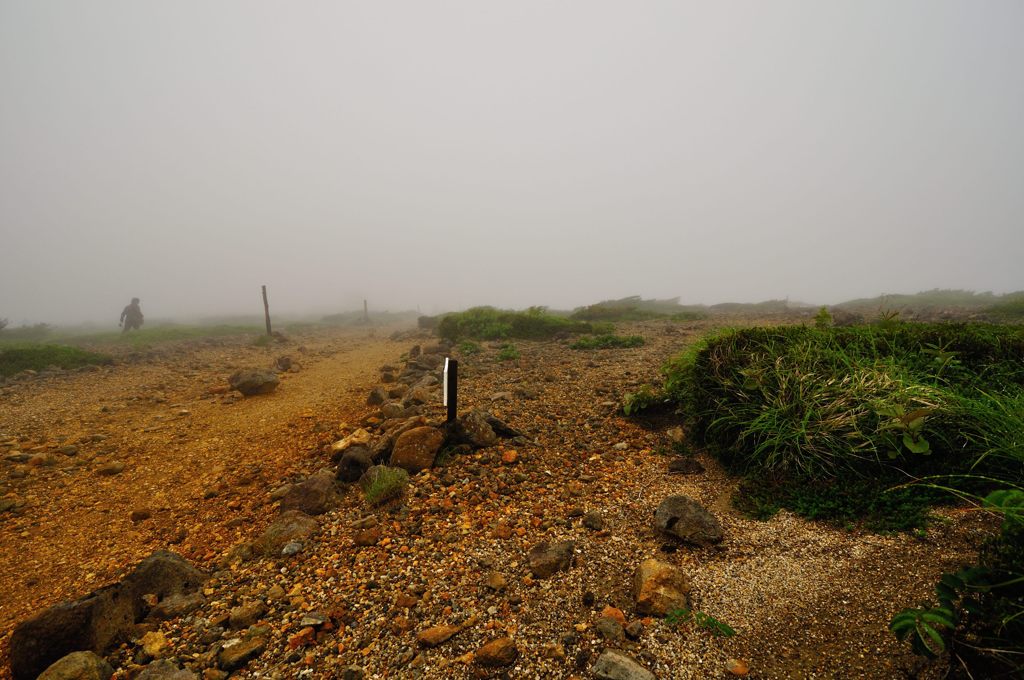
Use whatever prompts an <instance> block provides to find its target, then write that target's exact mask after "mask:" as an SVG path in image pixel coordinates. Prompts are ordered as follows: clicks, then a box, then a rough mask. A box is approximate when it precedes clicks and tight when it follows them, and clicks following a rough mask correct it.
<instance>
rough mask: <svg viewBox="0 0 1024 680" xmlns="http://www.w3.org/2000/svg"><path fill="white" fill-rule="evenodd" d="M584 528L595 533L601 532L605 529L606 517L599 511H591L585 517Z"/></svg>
mask: <svg viewBox="0 0 1024 680" xmlns="http://www.w3.org/2000/svg"><path fill="white" fill-rule="evenodd" d="M583 526H585V527H587V528H588V529H593V530H594V531H601V530H602V529H604V517H602V516H601V513H600V512H598V511H597V510H591V511H590V512H588V513H587V514H585V515H583Z"/></svg>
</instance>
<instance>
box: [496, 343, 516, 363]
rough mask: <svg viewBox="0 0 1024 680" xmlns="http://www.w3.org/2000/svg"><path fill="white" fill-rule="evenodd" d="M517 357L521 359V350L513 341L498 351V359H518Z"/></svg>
mask: <svg viewBox="0 0 1024 680" xmlns="http://www.w3.org/2000/svg"><path fill="white" fill-rule="evenodd" d="M517 359H519V350H518V349H516V346H515V345H513V344H512V343H509V344H507V345H505V346H504V347H502V348H501V350H499V351H498V361H516V360H517Z"/></svg>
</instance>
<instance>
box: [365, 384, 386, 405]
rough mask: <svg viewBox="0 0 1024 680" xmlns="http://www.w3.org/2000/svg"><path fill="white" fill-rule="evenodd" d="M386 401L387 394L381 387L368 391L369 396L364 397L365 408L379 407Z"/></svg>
mask: <svg viewBox="0 0 1024 680" xmlns="http://www.w3.org/2000/svg"><path fill="white" fill-rule="evenodd" d="M387 400H388V393H387V390H385V389H384V388H382V387H375V388H373V389H372V390H370V394H369V395H368V396H367V397H366V405H367V406H379V405H380V404H383V403H384V402H386V401H387Z"/></svg>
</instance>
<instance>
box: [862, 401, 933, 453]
mask: <svg viewBox="0 0 1024 680" xmlns="http://www.w3.org/2000/svg"><path fill="white" fill-rule="evenodd" d="M875 413H877V414H878V415H879V416H881V417H883V418H889V420H888V421H887V422H884V423H882V424H881V425H879V426H878V430H879V432H881V433H883V441H885V442H886V444H888V446H889V448H888V450H887V454H888V456H889V458H891V459H896V458H899V456H900V444H902V445H903V446H905V447H906V448H907V450H908V451H910V452H912V453H920V454H924V455H928V454H929V453H931V445H930V444H929V443H928V440H927V439H925V438H924V435H923V433H922V430H924V423H925V420H926V419H927V418H928V416H929V415H931V413H932V410H931V409H927V408H917V409H914V410H912V411H907V409H906V408H905V407H904V406H902V405H899V404H896V405H882V406H878V407H877V408H876V409H875ZM893 432H895V433H896V434H897V435H901V436H900V437H899V440H898V441H897V438H896V437H894V436H893V435H892V433H893Z"/></svg>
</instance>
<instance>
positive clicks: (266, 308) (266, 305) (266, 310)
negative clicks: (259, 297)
mask: <svg viewBox="0 0 1024 680" xmlns="http://www.w3.org/2000/svg"><path fill="white" fill-rule="evenodd" d="M263 316H264V317H265V318H266V320H267V335H270V334H271V333H270V304H269V303H268V302H267V287H266V286H263Z"/></svg>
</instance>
